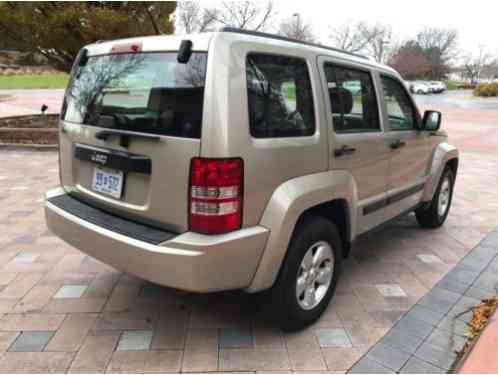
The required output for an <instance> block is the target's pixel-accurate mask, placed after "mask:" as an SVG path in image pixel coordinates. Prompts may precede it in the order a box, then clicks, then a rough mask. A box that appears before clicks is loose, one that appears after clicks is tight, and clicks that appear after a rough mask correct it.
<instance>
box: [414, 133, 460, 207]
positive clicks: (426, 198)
mask: <svg viewBox="0 0 498 375" xmlns="http://www.w3.org/2000/svg"><path fill="white" fill-rule="evenodd" d="M458 164H459V152H458V150H457V148H456V147H455V146H453V145H451V144H449V143H446V142H443V143H440V144H439V145H438V146H437V147H436V149H435V150H434V153H433V156H432V160H431V163H430V167H429V175H428V178H427V182H426V184H425V188H424V194H423V196H422V201H423V202H430V201H431V200H432V197H433V196H434V193H435V192H436V189H437V185H438V183H439V179H440V178H441V175H442V173H443V171H444V169H445V168H446V167H447V166H448V167H450V168H451V169H452V171H453V174H454V176H455V177H456V175H457V171H458Z"/></svg>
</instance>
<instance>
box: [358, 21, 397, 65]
mask: <svg viewBox="0 0 498 375" xmlns="http://www.w3.org/2000/svg"><path fill="white" fill-rule="evenodd" d="M363 34H364V37H365V39H366V40H367V46H366V49H367V53H368V54H369V55H370V56H372V57H373V58H374V59H375V61H377V62H382V63H383V62H385V61H386V60H387V58H388V55H389V53H390V51H391V47H392V46H391V44H392V43H393V40H392V29H391V27H390V26H388V25H382V24H380V23H378V24H375V25H372V26H369V25H365V27H364V28H363Z"/></svg>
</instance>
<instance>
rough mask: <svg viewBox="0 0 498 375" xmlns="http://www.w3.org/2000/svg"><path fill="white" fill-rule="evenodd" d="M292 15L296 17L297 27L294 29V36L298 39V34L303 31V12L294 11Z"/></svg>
mask: <svg viewBox="0 0 498 375" xmlns="http://www.w3.org/2000/svg"><path fill="white" fill-rule="evenodd" d="M292 17H296V27H295V29H294V38H296V39H297V37H298V35H299V34H300V33H301V13H294V14H293V15H292Z"/></svg>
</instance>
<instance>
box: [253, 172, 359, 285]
mask: <svg viewBox="0 0 498 375" xmlns="http://www.w3.org/2000/svg"><path fill="white" fill-rule="evenodd" d="M336 199H342V200H345V201H346V202H347V208H348V211H349V221H350V225H349V227H350V233H349V237H350V239H353V238H354V236H355V233H356V221H357V220H356V214H357V213H356V209H355V208H356V207H357V204H358V203H357V202H358V199H357V189H356V183H355V181H354V178H353V176H352V175H351V174H350V173H349V172H347V171H342V170H333V171H326V172H321V173H316V174H312V175H306V176H301V177H297V178H294V179H292V180H289V181H286V182H284V183H283V184H282V185H280V186H279V187H278V188H277V189H276V190H275V191H274V193H273V195H272V196H271V198H270V201H269V202H268V204H267V206H266V208H265V211H264V213H263V216H262V218H261V221H260V225H261V226H263V227H265V228H268V229H269V230H270V235H269V237H268V240H267V242H266V246H265V249H264V251H263V255H262V257H261V259H260V261H259V265H258V267H257V269H256V273H255V275H254V278H253V280H252V282H251V284H250V285H249V287H248V288H246V289H245V290H246V291H247V292H249V293H255V292H258V291H261V290H265V289H268V288H270V287H271V286H272V285H273V284H274V282H275V281H276V279H277V276H278V273H279V271H280V266H281V265H282V262H283V260H284V257H285V255H286V254H287V248H288V245H289V241H290V239H291V236H292V233H293V231H294V227H295V226H296V223H297V221H298V220H299V218H300V216H301V215H302V213H303V212H305V211H306V210H308V209H310V208H312V207H314V206H317V205H319V204H322V203H326V202H330V201H333V200H336Z"/></svg>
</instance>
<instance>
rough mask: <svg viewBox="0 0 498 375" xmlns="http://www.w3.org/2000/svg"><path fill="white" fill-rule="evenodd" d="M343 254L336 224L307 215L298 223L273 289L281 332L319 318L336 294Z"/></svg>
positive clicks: (301, 326) (300, 326) (305, 324)
mask: <svg viewBox="0 0 498 375" xmlns="http://www.w3.org/2000/svg"><path fill="white" fill-rule="evenodd" d="M342 254H343V253H342V244H341V238H340V235H339V232H338V230H337V228H336V226H335V225H334V224H333V223H331V222H330V221H328V220H326V219H324V218H322V217H320V216H307V217H305V218H304V219H303V220H301V221H300V222H299V223H298V225H297V226H296V229H295V231H294V234H293V236H292V239H291V242H290V244H289V249H288V251H287V255H286V257H285V260H284V263H283V264H282V268H281V269H280V274H279V277H278V279H277V282H276V283H275V285H274V287H273V290H272V297H273V303H274V304H276V306H274V307H275V312H276V316H275V317H276V318H277V319H278V321H279V323H280V325H281V327H282V329H284V330H287V331H288V330H296V329H300V328H303V327H305V326H307V325H309V324H311V323H313V322H314V321H316V320H317V319H318V318H319V317H320V315H321V314H322V313H323V311H324V310H325V309H326V308H327V306H328V304H329V302H330V299H331V298H332V296H333V294H334V290H335V287H336V285H337V279H338V277H339V273H340V269H341V262H342Z"/></svg>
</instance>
